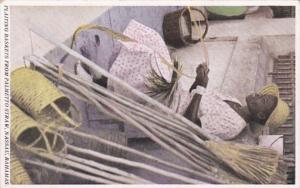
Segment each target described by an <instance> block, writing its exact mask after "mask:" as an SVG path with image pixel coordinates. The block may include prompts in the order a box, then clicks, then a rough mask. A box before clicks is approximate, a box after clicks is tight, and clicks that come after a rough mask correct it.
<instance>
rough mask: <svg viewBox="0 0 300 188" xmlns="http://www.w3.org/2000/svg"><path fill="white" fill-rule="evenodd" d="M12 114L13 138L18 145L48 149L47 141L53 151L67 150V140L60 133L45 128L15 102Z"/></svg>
mask: <svg viewBox="0 0 300 188" xmlns="http://www.w3.org/2000/svg"><path fill="white" fill-rule="evenodd" d="M11 116H12V117H11V139H12V142H13V143H15V144H16V145H17V146H19V147H21V148H27V149H32V150H34V151H46V150H47V151H48V149H49V148H47V143H49V145H50V149H51V151H53V152H62V151H64V150H65V141H64V139H63V137H62V136H61V135H60V134H58V133H55V132H52V131H50V130H43V127H42V126H39V124H38V123H37V122H36V121H34V120H33V119H32V118H31V117H29V116H28V115H27V114H25V113H24V112H23V111H22V110H20V109H19V108H18V107H17V106H16V105H14V104H13V103H12V104H11Z"/></svg>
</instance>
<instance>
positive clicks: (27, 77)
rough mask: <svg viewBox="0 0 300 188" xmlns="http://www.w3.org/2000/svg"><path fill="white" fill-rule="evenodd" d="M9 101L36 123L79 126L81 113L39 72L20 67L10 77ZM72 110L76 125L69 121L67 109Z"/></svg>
mask: <svg viewBox="0 0 300 188" xmlns="http://www.w3.org/2000/svg"><path fill="white" fill-rule="evenodd" d="M11 88H12V90H11V96H12V101H13V102H14V103H15V104H17V105H18V106H19V107H20V108H21V109H22V110H24V111H25V112H26V113H28V114H30V115H31V116H32V117H33V118H34V119H35V120H37V121H38V122H42V123H44V124H46V125H48V126H67V125H70V126H71V127H78V126H79V125H80V123H77V122H81V115H80V112H79V111H78V110H77V109H76V107H75V106H74V105H73V104H71V101H70V100H69V99H68V98H67V97H66V96H65V95H64V94H63V93H62V92H60V91H59V90H58V89H57V88H56V87H55V85H54V84H53V83H52V82H50V81H49V80H48V79H47V78H45V77H44V76H43V75H42V74H41V73H39V72H37V71H34V70H31V69H28V68H19V69H17V70H15V71H13V72H12V74H11ZM72 107H73V108H74V109H75V111H74V112H76V113H77V114H76V117H77V120H76V121H77V122H75V121H74V120H72V119H71V117H70V113H69V112H70V110H71V108H72Z"/></svg>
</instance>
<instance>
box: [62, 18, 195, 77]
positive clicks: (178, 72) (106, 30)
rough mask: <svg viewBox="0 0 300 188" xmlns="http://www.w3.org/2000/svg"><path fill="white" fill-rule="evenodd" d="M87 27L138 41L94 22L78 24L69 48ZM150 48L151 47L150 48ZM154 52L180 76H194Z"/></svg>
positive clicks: (129, 40) (131, 40) (117, 37)
mask: <svg viewBox="0 0 300 188" xmlns="http://www.w3.org/2000/svg"><path fill="white" fill-rule="evenodd" d="M89 29H96V30H100V31H103V32H105V33H106V34H108V35H109V36H111V37H112V38H113V39H116V40H120V41H123V42H135V43H138V41H136V40H134V39H132V38H130V37H128V36H126V35H124V34H122V33H118V32H115V31H113V30H111V29H109V28H107V27H103V26H101V25H96V24H83V25H81V26H79V27H78V28H77V29H76V30H75V31H74V33H73V36H72V42H71V49H72V48H73V47H74V46H75V45H76V38H77V36H78V35H79V34H80V33H81V32H82V31H85V30H89ZM150 49H151V48H150ZM154 53H156V54H158V55H159V57H160V58H161V60H162V61H160V62H162V63H163V64H165V65H166V66H168V67H169V68H171V69H172V70H173V71H175V72H176V73H177V74H178V75H180V76H186V77H188V78H193V79H194V78H195V77H194V76H190V75H187V74H185V73H183V72H182V71H180V70H178V69H176V68H175V67H174V66H173V64H172V63H170V62H168V61H167V60H166V59H165V58H164V57H163V56H162V55H161V54H160V53H159V52H156V51H154ZM67 56H68V54H66V55H65V56H64V57H62V59H61V61H60V63H63V62H64V60H65V59H66V57H67Z"/></svg>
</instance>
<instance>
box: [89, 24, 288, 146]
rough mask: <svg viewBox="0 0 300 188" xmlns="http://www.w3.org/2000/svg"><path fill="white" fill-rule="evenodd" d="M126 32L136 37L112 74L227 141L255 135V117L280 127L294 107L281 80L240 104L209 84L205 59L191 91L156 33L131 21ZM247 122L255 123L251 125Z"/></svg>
mask: <svg viewBox="0 0 300 188" xmlns="http://www.w3.org/2000/svg"><path fill="white" fill-rule="evenodd" d="M124 34H125V35H126V36H128V37H130V38H132V39H133V40H135V41H136V42H122V41H121V43H122V44H123V46H122V48H121V50H120V53H119V54H118V56H117V58H116V59H115V61H114V63H113V65H112V67H111V69H110V73H111V74H113V75H115V76H116V77H118V78H120V79H122V80H123V81H125V82H127V83H128V84H129V85H131V86H132V87H134V88H136V89H137V90H139V91H141V92H144V93H147V94H149V95H150V96H151V97H153V98H155V99H156V100H158V101H160V102H161V103H163V104H165V105H166V106H168V107H170V108H171V109H173V110H174V111H175V112H177V113H180V114H182V115H184V116H185V117H186V118H188V119H190V120H191V121H193V122H195V123H196V124H198V125H199V126H201V127H202V128H203V129H204V130H205V131H207V132H209V133H211V134H214V135H216V136H219V137H220V138H222V139H224V140H232V139H236V141H239V142H244V143H245V142H246V143H247V141H243V138H244V137H247V136H249V134H251V131H250V132H249V131H248V129H250V130H253V129H254V128H256V127H255V126H252V125H253V123H252V122H256V123H258V124H262V125H266V126H269V127H277V126H279V125H281V124H282V123H284V122H285V121H286V119H287V117H288V114H289V108H288V105H287V104H286V103H285V102H283V101H282V100H281V99H280V98H279V92H278V88H277V86H276V85H273V84H272V85H269V86H266V87H265V88H263V89H262V90H260V91H259V92H258V93H256V94H252V95H249V96H247V97H246V102H247V105H246V106H241V103H240V102H239V101H238V100H237V99H235V98H233V97H229V96H224V95H222V94H219V93H215V92H212V91H208V90H206V89H205V88H206V86H207V83H208V72H209V70H208V68H207V66H206V65H205V64H200V65H199V66H198V68H197V70H196V72H197V76H196V78H195V81H194V83H193V84H192V86H191V87H190V91H186V90H184V89H183V87H182V84H183V83H181V82H178V80H179V79H180V77H179V75H178V73H179V71H178V70H179V69H180V65H179V63H178V62H176V61H175V62H174V67H175V68H176V69H177V71H175V70H174V69H173V71H172V69H170V64H169V65H167V64H168V62H171V58H170V55H169V52H168V49H167V47H166V45H165V43H164V41H163V40H162V38H161V37H160V35H159V34H158V33H157V32H155V31H154V30H152V29H151V28H148V27H146V26H144V25H142V24H140V23H138V22H136V21H134V20H132V21H131V22H130V23H129V25H128V26H127V28H126V29H125V31H124ZM94 81H95V80H94ZM104 82H105V84H103V83H102V82H101V85H104V86H106V85H107V87H108V88H109V89H112V90H114V91H115V92H116V93H120V94H122V95H124V96H127V97H130V98H133V99H134V100H138V99H136V98H135V96H134V95H131V93H130V92H128V91H127V90H126V89H124V88H122V87H120V86H119V85H117V84H115V83H114V82H110V80H108V81H107V83H106V80H105V81H104ZM248 123H250V125H251V126H247V125H248ZM246 127H247V129H246ZM238 139H242V140H238Z"/></svg>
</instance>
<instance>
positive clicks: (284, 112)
mask: <svg viewBox="0 0 300 188" xmlns="http://www.w3.org/2000/svg"><path fill="white" fill-rule="evenodd" d="M258 93H259V94H263V95H273V96H275V97H277V99H278V102H277V105H276V107H275V109H274V110H273V112H272V113H271V115H270V116H269V118H268V120H267V121H266V123H265V125H267V126H269V127H272V128H276V127H279V126H280V125H282V124H283V123H285V122H286V120H287V118H288V116H289V106H288V104H287V103H286V102H284V101H283V100H282V99H281V98H280V96H279V90H278V87H277V85H276V84H270V85H267V86H265V87H263V88H262V89H260V90H259V91H258Z"/></svg>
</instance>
